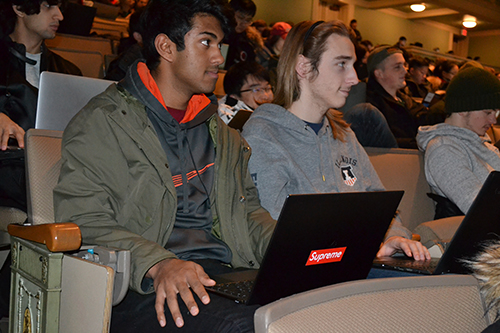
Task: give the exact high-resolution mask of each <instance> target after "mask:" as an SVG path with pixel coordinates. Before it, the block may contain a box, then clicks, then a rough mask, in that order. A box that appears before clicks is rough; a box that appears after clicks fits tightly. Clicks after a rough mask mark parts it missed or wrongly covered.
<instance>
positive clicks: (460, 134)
mask: <svg viewBox="0 0 500 333" xmlns="http://www.w3.org/2000/svg"><path fill="white" fill-rule="evenodd" d="M436 137H451V138H456V139H458V140H460V141H463V142H469V143H470V144H475V145H477V144H482V143H483V142H491V140H490V137H489V136H488V134H485V136H483V137H480V136H479V135H477V134H476V133H474V132H472V131H471V130H469V129H466V128H462V127H458V126H453V125H450V124H446V123H441V124H437V125H432V126H421V127H419V129H418V134H417V143H418V147H419V149H420V150H422V151H425V150H426V149H427V146H428V145H429V142H430V141H431V140H432V139H434V138H436Z"/></svg>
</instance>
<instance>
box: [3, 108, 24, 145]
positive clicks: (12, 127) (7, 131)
mask: <svg viewBox="0 0 500 333" xmlns="http://www.w3.org/2000/svg"><path fill="white" fill-rule="evenodd" d="M9 138H12V139H16V140H17V144H18V145H19V147H20V148H24V130H23V129H22V128H21V127H20V126H19V125H18V124H16V123H15V122H13V121H12V120H11V119H10V118H9V117H8V116H7V115H6V114H5V113H1V112H0V149H1V150H5V149H7V145H8V143H9Z"/></svg>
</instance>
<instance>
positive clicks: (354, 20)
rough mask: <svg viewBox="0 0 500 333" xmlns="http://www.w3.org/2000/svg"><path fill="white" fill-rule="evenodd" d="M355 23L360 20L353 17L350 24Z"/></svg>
mask: <svg viewBox="0 0 500 333" xmlns="http://www.w3.org/2000/svg"><path fill="white" fill-rule="evenodd" d="M353 23H358V21H356V19H352V20H351V22H349V25H351V24H353Z"/></svg>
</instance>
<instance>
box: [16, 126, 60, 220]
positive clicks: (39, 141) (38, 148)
mask: <svg viewBox="0 0 500 333" xmlns="http://www.w3.org/2000/svg"><path fill="white" fill-rule="evenodd" d="M62 133H63V132H62V131H50V130H40V129H30V130H28V132H26V151H25V155H26V187H27V199H28V220H29V221H30V222H32V223H33V224H34V225H36V224H43V223H54V204H53V196H52V191H53V189H54V187H55V186H56V184H57V181H58V179H59V172H60V169H61V141H62Z"/></svg>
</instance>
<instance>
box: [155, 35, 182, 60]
mask: <svg viewBox="0 0 500 333" xmlns="http://www.w3.org/2000/svg"><path fill="white" fill-rule="evenodd" d="M154 43H155V48H156V51H157V52H158V54H159V55H160V57H162V58H163V59H165V60H166V61H168V62H173V61H174V60H175V57H176V55H177V44H175V43H174V42H172V40H170V38H168V36H167V35H165V34H159V35H158V36H156V38H155V41H154Z"/></svg>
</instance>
